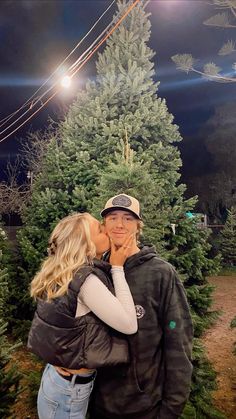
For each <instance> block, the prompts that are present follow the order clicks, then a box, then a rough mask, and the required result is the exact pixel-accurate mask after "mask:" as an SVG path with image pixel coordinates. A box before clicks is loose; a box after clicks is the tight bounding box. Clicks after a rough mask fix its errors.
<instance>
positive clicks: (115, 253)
mask: <svg viewBox="0 0 236 419" xmlns="http://www.w3.org/2000/svg"><path fill="white" fill-rule="evenodd" d="M134 243H135V234H131V235H130V236H129V237H128V238H127V239H126V240H125V242H124V244H123V245H122V246H121V247H119V248H116V247H115V245H114V243H113V241H112V240H111V253H110V259H109V262H110V264H111V265H113V266H123V265H124V263H125V261H126V259H127V258H128V257H129V256H130V254H131V251H130V249H132V248H133V245H134Z"/></svg>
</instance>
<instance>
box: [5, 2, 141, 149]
mask: <svg viewBox="0 0 236 419" xmlns="http://www.w3.org/2000/svg"><path fill="white" fill-rule="evenodd" d="M139 2H140V0H135V1H134V2H130V3H131V4H130V6H128V5H127V10H126V12H125V13H124V14H123V15H122V16H121V17H120V18H118V16H116V17H115V19H113V21H115V20H117V22H116V23H115V25H114V26H113V28H111V29H110V30H109V31H108V33H107V34H106V35H105V36H104V37H103V38H102V40H101V41H100V42H98V43H97V45H96V46H95V47H94V49H93V50H92V52H90V53H88V54H87V56H86V57H85V58H84V59H83V60H82V62H79V63H78V64H80V65H79V66H78V67H77V69H76V70H75V71H74V72H73V73H72V74H70V77H71V78H72V77H74V76H75V74H76V73H77V72H78V71H79V70H80V69H81V68H82V67H83V66H84V64H85V63H86V62H87V61H88V60H89V59H90V57H91V56H92V55H93V54H94V53H95V52H96V51H97V49H98V48H99V47H100V46H101V45H102V44H103V43H104V42H105V41H106V40H107V39H108V37H109V36H111V34H112V33H113V32H114V31H115V29H116V28H117V27H118V26H119V25H120V24H121V22H122V21H123V20H124V19H125V17H126V16H127V15H128V14H129V13H130V11H131V10H132V9H133V8H134V7H135V6H136V5H137V4H138V3H139ZM113 21H112V22H113ZM108 26H110V25H108ZM103 33H104V31H103ZM100 37H101V35H100V36H99V37H98V38H100ZM98 38H97V39H98ZM89 49H91V46H90V47H89V48H88V50H89ZM88 50H87V51H88ZM82 55H84V54H82ZM77 62H78V60H77ZM73 66H74V65H72V66H71V67H72V68H73ZM56 84H58V83H55V84H54V86H52V88H53V87H55V85H56ZM52 88H50V89H48V91H50V90H51V89H52ZM60 90H61V88H60V89H57V90H56V91H55V92H54V93H53V94H52V95H51V96H50V97H49V98H48V99H47V100H46V101H45V102H44V103H42V104H41V105H40V107H39V108H38V109H37V110H36V111H35V112H33V114H31V115H30V116H29V117H28V118H27V119H26V120H24V121H23V122H22V123H21V124H20V125H18V126H17V127H16V128H15V129H14V130H13V131H11V132H10V133H9V134H7V135H6V136H5V137H3V138H2V139H1V140H0V142H2V141H4V140H6V139H7V138H9V137H10V136H11V135H12V134H14V133H15V132H16V131H17V130H19V129H20V128H21V127H22V126H24V125H25V124H26V123H27V122H28V121H29V120H30V119H31V118H33V117H34V116H35V115H36V114H37V113H38V112H39V111H40V110H41V109H42V108H43V107H44V106H46V104H47V103H48V102H49V101H50V100H51V99H53V97H54V96H55V95H56V94H57V93H58V92H59V91H60ZM48 91H47V92H45V93H44V94H43V95H42V96H41V97H40V98H39V99H37V101H36V102H35V104H36V103H38V102H39V101H40V102H42V100H41V99H42V98H43V97H44V96H45V94H46V93H48ZM35 104H34V105H35ZM26 113H27V112H25V113H24V115H25V114H26ZM24 115H22V116H24ZM18 119H20V118H18Z"/></svg>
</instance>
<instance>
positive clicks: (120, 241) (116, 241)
mask: <svg viewBox="0 0 236 419" xmlns="http://www.w3.org/2000/svg"><path fill="white" fill-rule="evenodd" d="M112 241H113V243H114V245H115V246H117V247H121V246H123V244H124V242H125V238H123V237H122V238H117V237H116V238H112Z"/></svg>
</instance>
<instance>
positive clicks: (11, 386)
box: [0, 227, 21, 418]
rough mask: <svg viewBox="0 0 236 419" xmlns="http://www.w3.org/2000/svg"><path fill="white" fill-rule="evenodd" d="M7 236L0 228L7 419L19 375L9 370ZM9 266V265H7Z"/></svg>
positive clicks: (3, 411) (0, 403) (0, 360)
mask: <svg viewBox="0 0 236 419" xmlns="http://www.w3.org/2000/svg"><path fill="white" fill-rule="evenodd" d="M7 247H8V246H7V236H6V234H5V232H4V230H3V229H2V228H1V227H0V417H1V418H9V413H10V408H11V406H12V404H13V403H14V401H15V399H16V397H17V395H18V392H19V391H18V390H19V380H20V378H21V376H20V374H19V373H18V372H17V371H16V369H15V367H13V366H11V367H10V368H9V361H10V359H11V354H12V352H13V350H14V349H15V347H16V346H14V345H11V344H9V342H8V339H7V335H6V331H7V317H8V313H9V311H8V310H7V309H6V308H7V303H8V299H9V290H8V284H9V274H8V269H7V261H8V257H7V252H6V249H7ZM9 266H10V264H9Z"/></svg>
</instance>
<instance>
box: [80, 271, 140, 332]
mask: <svg viewBox="0 0 236 419" xmlns="http://www.w3.org/2000/svg"><path fill="white" fill-rule="evenodd" d="M111 274H112V279H113V283H114V289H115V296H114V295H113V294H112V293H111V292H110V291H109V289H108V288H107V287H106V286H105V285H104V284H103V283H102V281H101V280H100V279H99V278H98V277H97V276H96V275H94V274H90V275H89V276H88V277H87V279H86V280H85V282H84V283H83V285H82V287H81V289H80V292H79V295H78V301H77V310H76V317H81V316H84V315H85V314H87V313H89V312H90V311H92V312H93V313H94V314H96V316H97V317H99V318H100V319H101V320H102V321H104V322H105V323H107V324H108V325H109V326H111V327H112V328H113V329H116V330H118V331H119V332H122V333H125V334H127V335H130V334H132V333H135V332H137V330H138V324H137V317H136V310H135V306H134V301H133V297H132V295H131V292H130V289H129V286H128V284H127V282H126V279H125V274H124V269H123V267H122V266H112V269H111Z"/></svg>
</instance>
